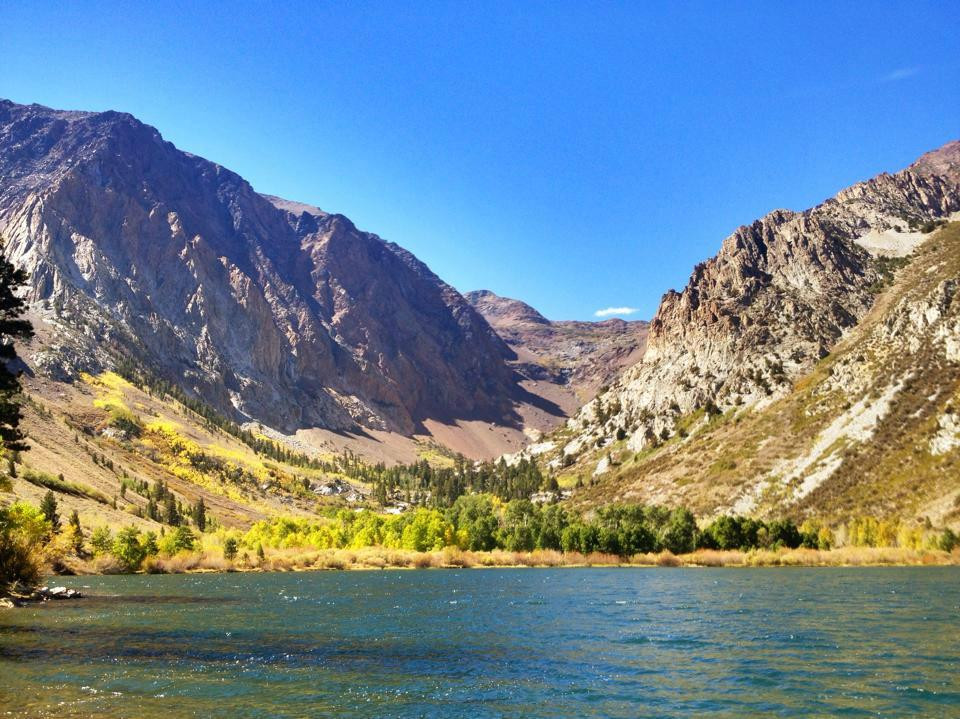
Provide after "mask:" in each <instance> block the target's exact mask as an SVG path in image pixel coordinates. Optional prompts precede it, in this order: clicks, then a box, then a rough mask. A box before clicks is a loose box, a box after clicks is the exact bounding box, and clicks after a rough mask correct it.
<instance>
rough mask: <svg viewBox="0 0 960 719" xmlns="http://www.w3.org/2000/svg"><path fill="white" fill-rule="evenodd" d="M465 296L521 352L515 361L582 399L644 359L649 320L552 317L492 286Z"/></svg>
mask: <svg viewBox="0 0 960 719" xmlns="http://www.w3.org/2000/svg"><path fill="white" fill-rule="evenodd" d="M464 297H465V298H466V299H467V301H468V302H469V303H470V304H471V305H473V307H474V308H475V309H476V310H477V311H478V312H479V313H480V314H482V315H483V316H484V318H485V319H486V320H487V322H488V323H490V326H491V327H493V329H494V330H496V332H497V334H498V335H500V337H501V338H502V339H503V340H504V342H506V343H507V345H509V347H510V348H511V349H512V350H514V352H516V353H517V358H518V359H517V361H516V362H515V363H514V365H515V366H516V367H517V369H518V371H519V372H520V373H521V374H522V375H524V376H526V377H529V378H531V379H537V380H541V379H544V380H548V381H550V382H553V383H556V384H559V385H564V386H567V387H569V388H570V389H571V390H572V391H573V392H574V394H575V395H576V398H577V399H578V400H579V402H578V404H583V402H586V401H588V400H589V399H591V398H592V397H593V396H594V395H595V394H596V392H597V390H598V389H599V388H600V387H602V386H604V385H607V384H609V383H610V382H612V381H613V380H614V379H615V378H616V377H617V376H618V375H619V374H620V373H621V372H622V371H623V370H624V369H625V368H626V367H630V366H631V365H633V364H635V363H636V362H638V361H639V360H640V358H641V357H642V356H643V352H644V349H645V347H646V340H647V330H648V327H649V323H647V322H643V321H633V322H627V321H624V320H621V319H609V320H604V321H603V322H577V321H573V320H561V321H551V320H548V319H547V318H546V317H544V316H543V315H542V314H540V313H539V312H537V310H535V309H534V308H533V307H531V306H530V305H528V304H526V303H525V302H521V301H520V300H514V299H510V298H508V297H500V296H499V295H497V294H495V293H493V292H490V291H489V290H476V291H474V292H468V293H467V294H466V295H464Z"/></svg>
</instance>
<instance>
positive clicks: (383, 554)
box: [0, 547, 960, 609]
mask: <svg viewBox="0 0 960 719" xmlns="http://www.w3.org/2000/svg"><path fill="white" fill-rule="evenodd" d="M388 559H389V560H391V561H387V560H388ZM947 566H960V550H957V551H954V552H951V553H947V552H944V551H941V550H913V549H901V548H897V547H841V548H838V549H828V550H819V549H786V550H779V551H774V550H752V551H749V552H740V551H737V550H724V551H720V550H700V551H697V552H691V553H690V554H680V555H674V554H671V553H669V552H664V553H661V554H649V555H647V554H645V555H637V556H634V557H630V558H629V559H624V558H622V557H615V556H612V555H605V554H592V555H586V556H585V555H578V554H573V553H570V554H563V553H560V552H553V551H534V552H516V553H514V552H505V551H500V550H494V551H491V552H468V551H462V550H451V548H449V547H448V548H447V549H445V550H441V551H437V552H410V551H403V550H382V548H376V547H366V548H363V549H357V550H344V549H337V550H323V551H319V552H297V553H291V551H290V550H285V551H283V552H282V553H281V552H277V553H275V554H269V555H267V557H266V558H265V559H264V560H263V561H261V562H257V563H243V562H239V563H228V562H225V561H224V560H223V559H222V558H214V557H210V556H208V555H205V554H204V553H202V552H197V553H192V554H182V555H176V556H174V557H170V558H166V559H164V558H157V559H156V560H154V561H153V562H152V563H151V564H150V565H149V566H147V567H145V568H144V569H141V570H139V571H137V572H120V571H97V570H96V563H95V562H86V563H83V564H82V565H79V566H74V567H70V568H69V570H70V571H68V572H60V573H49V574H45V575H44V577H45V581H44V582H43V583H42V584H41V585H39V586H38V587H36V588H34V589H32V590H29V592H28V591H21V592H16V593H13V594H7V595H0V609H4V608H7V609H12V608H17V607H29V606H32V605H36V604H44V603H50V602H54V603H59V602H61V601H69V602H72V601H75V600H77V599H83V598H90V597H91V596H93V595H89V594H82V595H81V594H79V593H78V594H77V595H76V596H72V595H67V596H64V595H55V594H54V593H52V590H54V588H55V586H56V585H57V582H56V581H55V580H56V578H58V577H68V576H74V577H81V576H108V575H124V576H135V575H148V574H154V575H159V574H231V573H243V574H257V573H282V572H324V571H349V572H366V571H383V570H394V571H403V570H416V569H438V570H450V569H596V568H609V569H663V568H668V569H787V568H823V569H826V568H835V569H845V568H846V569H849V568H876V567H889V568H891V569H893V568H903V567H947Z"/></svg>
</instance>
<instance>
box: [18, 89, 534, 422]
mask: <svg viewBox="0 0 960 719" xmlns="http://www.w3.org/2000/svg"><path fill="white" fill-rule="evenodd" d="M0 233H2V234H3V235H4V236H5V237H6V239H7V246H8V254H9V255H10V257H11V258H12V259H13V260H14V262H15V263H16V264H18V265H19V266H21V267H24V268H25V269H26V270H27V271H28V273H29V275H30V290H29V300H30V302H31V304H32V307H33V310H34V313H35V314H34V317H35V318H37V319H38V320H39V322H40V324H42V325H43V326H44V327H43V332H42V333H41V335H42V336H43V337H45V338H47V342H46V344H45V345H44V346H43V347H41V348H39V349H36V350H35V351H34V352H33V354H32V355H31V356H30V357H28V360H29V361H30V363H31V364H33V365H34V366H35V367H36V368H37V369H38V370H39V371H41V372H42V373H45V374H47V375H49V376H52V377H55V378H59V379H71V378H75V377H76V375H77V373H78V372H79V371H81V370H85V371H90V372H94V373H95V372H98V371H101V370H103V369H106V368H109V367H111V366H113V364H114V363H115V362H116V360H117V359H118V358H119V357H128V358H132V359H133V360H135V361H136V362H137V363H139V364H140V365H142V366H144V367H146V368H148V369H149V370H150V371H151V372H152V373H154V374H156V375H159V376H161V377H163V378H164V379H167V380H169V381H171V382H173V383H175V384H178V385H180V386H182V387H183V388H184V389H185V390H186V391H187V392H188V393H191V394H194V395H196V396H199V397H202V398H203V399H204V400H205V401H206V402H208V403H209V404H211V405H213V406H214V407H216V408H217V409H218V410H220V411H221V412H223V413H226V414H229V415H231V416H232V417H234V418H236V419H238V420H241V421H242V420H248V419H256V420H258V421H261V422H263V423H264V424H266V425H269V426H271V427H274V428H276V429H279V430H282V431H285V432H292V431H295V430H298V429H303V428H311V427H320V428H325V429H328V430H335V431H343V430H361V431H362V430H365V429H370V430H380V431H385V432H393V433H399V434H403V435H410V434H413V433H415V432H418V431H424V430H423V427H424V422H426V421H428V420H433V421H437V422H441V423H453V422H456V421H457V420H470V421H481V420H482V421H484V422H490V423H494V424H498V425H502V426H508V427H514V428H517V429H518V428H519V427H520V425H522V419H521V415H520V414H519V413H518V410H517V402H518V401H522V400H524V399H529V398H527V397H525V395H524V393H523V391H522V390H520V389H519V388H518V387H517V384H516V378H515V377H514V374H513V371H512V369H511V368H510V367H509V366H508V365H507V363H506V361H507V360H509V359H512V357H513V353H512V352H511V350H510V349H509V348H508V347H507V346H506V345H505V344H504V343H503V342H502V341H501V340H500V338H499V337H498V336H497V335H496V334H495V333H494V332H493V331H492V330H491V329H490V327H489V326H488V324H487V323H486V321H485V320H484V319H483V318H482V317H481V316H480V315H479V314H478V313H477V312H476V311H475V310H474V309H473V308H472V307H471V306H470V305H469V303H467V302H466V301H465V300H464V299H463V297H461V296H460V295H459V293H457V292H456V290H454V289H453V288H452V287H450V286H449V285H447V284H445V283H444V282H442V281H441V280H440V279H439V278H438V277H437V276H436V275H434V274H433V273H432V272H431V271H430V270H429V269H428V268H427V267H426V266H425V265H424V264H423V263H422V262H420V261H418V260H417V259H416V258H415V257H414V256H413V255H411V254H410V253H409V252H407V251H405V250H403V249H402V248H400V247H398V246H396V245H394V244H391V243H389V242H385V241H383V240H381V239H380V238H379V237H377V236H375V235H372V234H370V233H367V232H362V231H360V230H358V229H357V228H356V227H355V226H354V225H353V224H352V223H351V222H350V220H348V219H347V218H346V217H343V216H342V215H337V214H328V213H325V212H322V211H320V210H318V209H317V208H313V207H309V206H306V205H300V204H298V203H291V202H287V201H284V200H280V199H279V198H272V197H265V196H262V195H260V194H258V193H257V192H255V191H254V190H253V189H252V188H251V187H250V185H249V184H248V183H247V182H246V181H244V180H243V179H242V178H241V177H239V176H238V175H236V174H234V173H232V172H230V171H229V170H227V169H225V168H223V167H220V166H219V165H216V164H214V163H212V162H208V161H207V160H204V159H202V158H199V157H196V156H193V155H190V154H188V153H185V152H181V151H179V150H177V149H176V148H175V147H174V146H173V145H171V144H170V143H168V142H165V141H164V140H163V138H162V137H161V136H160V134H159V133H158V132H157V131H156V130H155V129H153V128H151V127H149V126H147V125H144V124H142V123H141V122H139V121H137V120H136V119H135V118H133V117H131V116H130V115H126V114H121V113H115V112H104V113H83V112H61V111H56V110H50V109H48V108H44V107H40V106H36V105H31V106H21V105H16V104H13V103H10V102H7V101H0Z"/></svg>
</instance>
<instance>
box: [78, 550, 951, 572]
mask: <svg viewBox="0 0 960 719" xmlns="http://www.w3.org/2000/svg"><path fill="white" fill-rule="evenodd" d="M943 565H960V549H956V550H954V551H953V553H947V552H942V551H938V550H916V549H902V548H899V547H841V548H839V549H831V550H817V549H780V550H767V549H763V550H751V551H749V552H741V551H736V550H731V551H721V550H709V549H701V550H698V551H696V552H692V553H691V554H680V555H675V554H672V553H670V552H661V553H659V554H635V555H633V556H632V557H629V558H623V557H618V556H616V555H613V554H602V553H600V552H594V553H592V554H588V555H583V554H579V553H577V552H568V553H562V552H557V551H553V550H537V551H534V552H507V551H504V550H499V549H497V550H493V551H491V552H468V551H464V550H462V549H458V548H456V547H446V548H445V549H443V550H442V551H438V552H411V551H406V550H400V549H386V548H384V547H365V548H363V549H358V550H348V549H326V550H322V551H316V550H307V551H304V550H300V549H295V548H289V549H277V550H267V554H266V556H265V557H264V559H263V560H262V561H261V560H258V559H257V558H256V557H254V558H252V559H250V558H240V559H237V560H235V561H229V560H227V559H224V558H223V555H222V554H221V553H220V552H218V551H217V550H215V549H207V550H204V551H199V552H181V553H180V554H177V555H175V556H172V557H162V556H161V557H150V558H148V559H147V560H146V561H145V562H144V563H143V568H142V571H143V572H145V573H147V574H183V573H186V572H235V571H240V572H257V571H268V572H291V571H310V570H341V571H342V570H350V569H367V570H370V569H407V568H415V569H441V568H457V569H468V568H473V567H478V568H484V567H487V568H494V567H876V566H943ZM69 569H70V572H71V573H77V574H121V573H123V571H124V570H123V567H122V566H121V565H120V564H119V563H118V562H117V561H116V560H115V559H114V558H113V557H111V556H109V555H104V556H100V557H96V558H95V559H93V560H91V561H86V562H84V561H80V560H77V561H76V562H73V563H71V564H70V568H69Z"/></svg>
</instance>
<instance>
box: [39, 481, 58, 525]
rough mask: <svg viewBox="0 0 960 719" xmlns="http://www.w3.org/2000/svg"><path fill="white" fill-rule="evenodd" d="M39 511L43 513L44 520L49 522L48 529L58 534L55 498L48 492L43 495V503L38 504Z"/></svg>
mask: <svg viewBox="0 0 960 719" xmlns="http://www.w3.org/2000/svg"><path fill="white" fill-rule="evenodd" d="M40 511H41V512H43V516H44V518H45V519H46V520H47V521H48V522H50V528H51V529H52V530H53V531H54V532H59V531H60V515H59V514H57V498H56V497H54V496H53V492H51V491H49V490H48V491H47V493H46V494H45V495H43V501H41V502H40Z"/></svg>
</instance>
